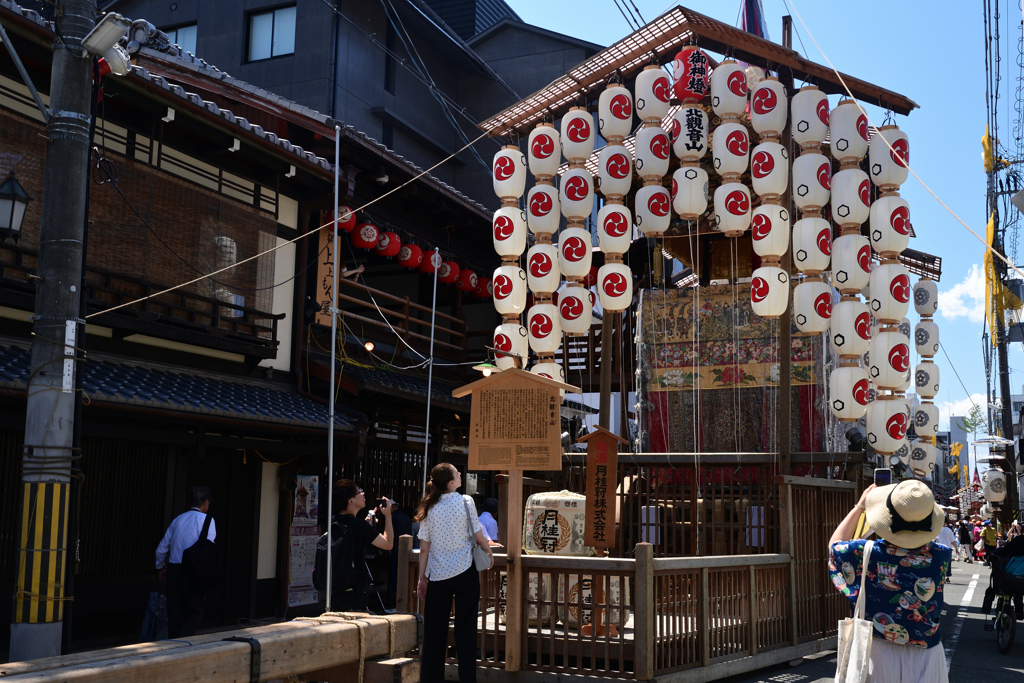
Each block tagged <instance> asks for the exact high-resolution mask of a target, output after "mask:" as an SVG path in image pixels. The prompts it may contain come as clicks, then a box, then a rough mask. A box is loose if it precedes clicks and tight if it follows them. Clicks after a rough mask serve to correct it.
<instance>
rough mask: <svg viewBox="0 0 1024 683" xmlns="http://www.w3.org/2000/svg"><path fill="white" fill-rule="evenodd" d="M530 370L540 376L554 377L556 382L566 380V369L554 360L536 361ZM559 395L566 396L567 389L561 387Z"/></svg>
mask: <svg viewBox="0 0 1024 683" xmlns="http://www.w3.org/2000/svg"><path fill="white" fill-rule="evenodd" d="M530 372H532V373H533V374H535V375H537V376H538V377H546V378H547V379H553V380H555V381H556V382H565V370H563V369H562V366H561V365H559V364H558V363H555V362H554V361H542V362H540V363H535V364H534V366H533V367H532V368H530ZM558 395H559V396H560V397H562V398H565V389H559V390H558Z"/></svg>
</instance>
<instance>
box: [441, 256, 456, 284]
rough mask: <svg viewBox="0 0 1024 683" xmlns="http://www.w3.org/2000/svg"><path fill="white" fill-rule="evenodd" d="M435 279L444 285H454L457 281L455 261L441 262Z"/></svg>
mask: <svg viewBox="0 0 1024 683" xmlns="http://www.w3.org/2000/svg"><path fill="white" fill-rule="evenodd" d="M437 279H438V280H439V281H440V282H443V283H445V284H446V285H451V284H455V281H456V280H458V279H459V265H458V264H457V263H455V261H442V262H441V269H440V270H439V271H438V273H437Z"/></svg>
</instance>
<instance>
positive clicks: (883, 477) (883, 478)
mask: <svg viewBox="0 0 1024 683" xmlns="http://www.w3.org/2000/svg"><path fill="white" fill-rule="evenodd" d="M891 483H892V470H891V469H889V468H888V467H879V468H878V469H876V470H875V486H888V485H889V484H891Z"/></svg>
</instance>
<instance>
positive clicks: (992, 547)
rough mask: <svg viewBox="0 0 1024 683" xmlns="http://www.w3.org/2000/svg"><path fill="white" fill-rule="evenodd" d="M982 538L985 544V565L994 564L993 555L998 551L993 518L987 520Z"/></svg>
mask: <svg viewBox="0 0 1024 683" xmlns="http://www.w3.org/2000/svg"><path fill="white" fill-rule="evenodd" d="M981 540H982V541H983V542H984V544H985V566H986V567H990V566H992V555H993V554H994V553H995V552H996V526H995V524H993V523H992V520H988V521H987V522H985V528H984V529H982V532H981Z"/></svg>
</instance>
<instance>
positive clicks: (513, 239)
mask: <svg viewBox="0 0 1024 683" xmlns="http://www.w3.org/2000/svg"><path fill="white" fill-rule="evenodd" d="M491 227H492V232H493V235H494V251H496V252H498V256H501V257H502V258H509V259H511V258H519V257H520V256H522V255H523V251H525V250H526V212H525V211H523V210H522V209H520V208H519V207H518V206H503V207H501V208H500V209H498V210H497V211H495V212H494V218H493V220H492V222H491Z"/></svg>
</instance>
